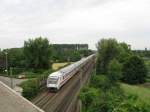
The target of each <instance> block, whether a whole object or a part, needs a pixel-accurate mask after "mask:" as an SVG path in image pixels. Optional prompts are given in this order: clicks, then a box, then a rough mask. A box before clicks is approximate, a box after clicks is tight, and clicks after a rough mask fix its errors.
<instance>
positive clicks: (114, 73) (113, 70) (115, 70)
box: [107, 59, 122, 84]
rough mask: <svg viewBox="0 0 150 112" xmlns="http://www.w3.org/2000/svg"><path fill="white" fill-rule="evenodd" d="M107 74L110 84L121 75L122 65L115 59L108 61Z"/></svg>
mask: <svg viewBox="0 0 150 112" xmlns="http://www.w3.org/2000/svg"><path fill="white" fill-rule="evenodd" d="M107 75H108V78H109V80H110V81H111V83H112V84H113V83H116V82H117V81H119V79H120V78H121V77H122V66H121V64H120V63H119V62H118V61H117V60H116V59H113V60H112V61H110V63H109V65H108V73H107Z"/></svg>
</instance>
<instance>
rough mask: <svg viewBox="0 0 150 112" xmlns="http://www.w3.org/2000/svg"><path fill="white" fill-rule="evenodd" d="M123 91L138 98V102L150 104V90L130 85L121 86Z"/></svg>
mask: <svg viewBox="0 0 150 112" xmlns="http://www.w3.org/2000/svg"><path fill="white" fill-rule="evenodd" d="M121 87H122V89H123V90H124V91H125V94H129V95H135V96H137V98H138V99H137V100H138V102H141V101H142V102H145V103H148V104H150V89H148V88H144V87H141V86H137V85H128V84H124V83H122V84H121Z"/></svg>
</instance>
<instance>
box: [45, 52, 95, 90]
mask: <svg viewBox="0 0 150 112" xmlns="http://www.w3.org/2000/svg"><path fill="white" fill-rule="evenodd" d="M94 56H95V54H92V55H90V56H88V57H86V58H82V59H81V60H79V61H77V62H75V63H73V64H70V65H68V66H66V67H64V68H62V69H60V70H58V71H56V72H53V73H52V74H50V75H49V76H48V78H47V84H46V85H47V88H48V89H49V90H55V91H58V90H59V89H60V88H61V87H62V86H63V85H64V84H65V83H67V81H68V80H69V79H71V78H72V77H73V76H74V75H75V74H76V73H77V72H78V71H79V70H80V69H81V68H82V67H83V66H84V65H85V64H87V62H89V60H90V59H93V57H94Z"/></svg>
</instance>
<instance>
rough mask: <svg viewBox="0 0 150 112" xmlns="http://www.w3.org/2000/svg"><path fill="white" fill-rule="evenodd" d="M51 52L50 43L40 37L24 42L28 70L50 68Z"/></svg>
mask: <svg viewBox="0 0 150 112" xmlns="http://www.w3.org/2000/svg"><path fill="white" fill-rule="evenodd" d="M50 52H51V50H50V47H49V41H48V39H46V38H42V37H39V38H36V39H35V40H33V39H29V40H28V41H25V42H24V55H25V62H26V66H27V67H28V68H34V69H47V68H49V63H50V62H49V58H50Z"/></svg>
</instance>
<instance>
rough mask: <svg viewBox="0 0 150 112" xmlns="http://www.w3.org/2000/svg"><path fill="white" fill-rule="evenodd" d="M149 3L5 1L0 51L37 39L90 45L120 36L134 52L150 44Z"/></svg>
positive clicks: (1, 10) (0, 12)
mask: <svg viewBox="0 0 150 112" xmlns="http://www.w3.org/2000/svg"><path fill="white" fill-rule="evenodd" d="M149 10H150V1H149V0H142V1H141V0H121V1H120V0H82V1H81V0H25V1H22V0H13V1H12V0H2V1H1V4H0V18H1V20H0V25H1V27H0V48H7V47H18V46H22V45H23V41H24V40H25V39H28V38H34V37H37V36H45V37H48V38H49V40H50V41H51V42H52V43H88V44H89V45H90V48H92V49H95V44H96V42H97V41H98V40H99V39H101V38H105V37H106V38H108V37H116V38H117V39H118V40H119V41H125V42H128V43H130V44H131V45H132V46H133V48H134V49H144V47H148V48H149V49H150V45H149V42H148V41H149V40H150V39H149V36H150V32H149V28H150V21H149V20H150V13H149Z"/></svg>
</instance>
